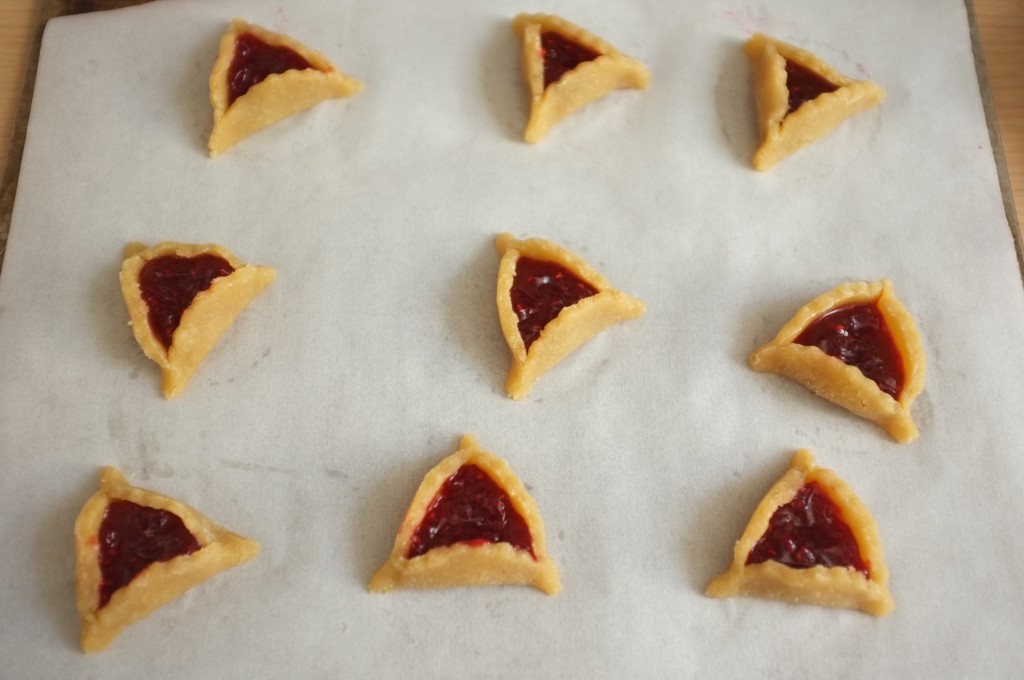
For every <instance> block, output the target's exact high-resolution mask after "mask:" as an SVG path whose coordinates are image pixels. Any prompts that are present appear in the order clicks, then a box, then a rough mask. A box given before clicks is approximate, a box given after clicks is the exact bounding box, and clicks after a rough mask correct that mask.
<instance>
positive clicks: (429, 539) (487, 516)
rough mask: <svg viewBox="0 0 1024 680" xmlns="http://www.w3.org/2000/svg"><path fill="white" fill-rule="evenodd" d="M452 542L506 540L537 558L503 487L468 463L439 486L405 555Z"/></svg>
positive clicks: (473, 542)
mask: <svg viewBox="0 0 1024 680" xmlns="http://www.w3.org/2000/svg"><path fill="white" fill-rule="evenodd" d="M455 543H470V544H477V545H480V544H485V543H510V544H511V545H512V547H514V548H516V549H517V550H526V551H528V552H529V553H530V555H532V556H533V558H534V559H537V556H536V555H535V554H534V552H533V538H532V537H531V536H530V528H529V527H528V526H527V525H526V520H524V519H523V517H522V515H520V514H519V512H518V511H516V509H515V506H514V505H512V500H511V499H510V498H509V497H508V494H507V493H505V491H504V489H502V488H501V487H500V486H498V485H497V484H496V483H495V482H494V480H493V479H491V478H490V476H488V474H487V473H486V472H485V471H484V470H483V469H482V468H480V467H479V466H477V465H473V464H472V463H470V464H467V465H463V466H462V467H460V468H459V469H458V470H457V471H456V472H455V474H454V475H452V476H451V477H449V478H448V479H447V480H446V481H445V483H444V484H443V485H442V486H441V489H440V490H439V491H438V492H437V495H436V496H434V500H432V501H431V503H430V506H429V507H428V508H427V512H426V515H424V517H423V521H422V522H420V525H419V526H418V527H416V531H415V532H414V533H413V536H412V540H411V541H410V542H409V551H408V553H407V554H406V557H407V558H409V559H412V558H413V557H418V556H419V555H422V554H424V553H426V552H428V551H430V550H433V549H434V548H439V547H441V546H445V545H453V544H455Z"/></svg>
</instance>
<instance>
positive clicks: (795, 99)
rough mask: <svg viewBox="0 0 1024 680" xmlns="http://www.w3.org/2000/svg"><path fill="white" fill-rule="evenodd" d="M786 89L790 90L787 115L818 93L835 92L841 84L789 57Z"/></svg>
mask: <svg viewBox="0 0 1024 680" xmlns="http://www.w3.org/2000/svg"><path fill="white" fill-rule="evenodd" d="M786 89H787V90H789V111H787V112H786V115H789V114H790V113H793V112H794V111H796V110H797V109H799V108H800V106H801V105H802V104H804V103H805V102H809V101H811V100H812V99H814V98H815V97H817V96H818V95H822V94H826V93H828V92H835V91H836V90H838V89H839V86H838V85H835V84H833V83H832V82H831V81H828V80H826V79H825V78H822V77H821V76H820V75H818V74H817V73H815V72H814V71H812V70H811V69H809V68H807V67H806V66H801V65H800V64H798V63H796V62H794V61H790V60H788V59H787V60H786Z"/></svg>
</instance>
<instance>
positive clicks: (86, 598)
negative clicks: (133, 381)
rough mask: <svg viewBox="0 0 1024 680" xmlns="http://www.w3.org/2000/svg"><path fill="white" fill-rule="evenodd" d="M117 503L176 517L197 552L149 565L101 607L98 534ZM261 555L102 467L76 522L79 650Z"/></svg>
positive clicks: (95, 648) (252, 545) (96, 647)
mask: <svg viewBox="0 0 1024 680" xmlns="http://www.w3.org/2000/svg"><path fill="white" fill-rule="evenodd" d="M115 500H126V501H131V502H132V503H135V504H137V505H143V506H146V507H150V508H155V509H158V510H166V511H168V512H170V513H173V514H175V515H177V516H178V517H180V518H181V521H182V522H183V523H184V525H185V528H186V529H188V531H189V532H190V533H191V534H192V535H193V536H194V537H195V538H196V541H197V542H198V543H199V546H200V547H199V550H196V551H195V552H192V553H190V554H188V555H181V556H179V557H175V558H172V559H170V560H167V561H166V562H154V563H152V564H150V565H149V566H148V567H146V568H145V569H143V570H142V571H141V572H139V573H138V575H136V576H135V578H133V579H132V580H131V581H129V582H128V584H127V585H125V586H123V587H121V588H118V589H117V590H115V591H114V592H113V594H112V595H111V596H110V599H109V600H108V601H107V603H106V605H104V606H103V607H100V606H99V602H100V581H101V571H100V562H99V530H100V525H101V523H102V522H103V517H104V515H105V513H106V511H107V506H108V505H109V504H110V503H111V502H112V501H115ZM259 550H260V546H259V543H256V542H255V541H251V540H249V539H247V538H243V537H241V536H238V535H237V534H234V533H232V532H230V531H227V530H226V529H224V528H222V527H220V526H218V525H217V524H215V523H214V522H212V521H210V520H209V519H208V518H207V517H205V516H203V515H201V514H200V513H199V512H198V511H196V510H194V509H193V508H190V507H189V506H187V505H184V504H183V503H179V502H178V501H176V500H174V499H173V498H168V497H167V496H164V495H162V494H159V493H156V492H155V491H148V490H146V489H140V488H138V487H134V486H131V485H130V484H129V483H128V481H127V480H126V479H125V477H124V475H122V474H121V473H120V472H118V471H117V470H115V469H114V468H110V467H108V468H104V470H103V472H102V474H101V476H100V489H99V491H97V492H96V493H95V494H94V495H93V496H92V497H91V498H90V499H89V500H88V501H87V502H86V503H85V505H84V506H83V507H82V510H81V512H80V513H79V515H78V519H77V520H75V600H76V603H77V606H78V613H79V616H80V618H81V624H82V630H81V645H82V650H83V651H85V652H99V651H102V650H104V649H106V648H107V647H108V646H109V645H110V643H112V642H113V641H114V639H115V638H116V637H117V636H118V635H120V634H121V633H122V632H123V631H124V630H125V629H126V628H127V627H128V626H130V625H132V624H133V623H135V622H136V621H138V620H140V619H142V618H143V617H145V616H148V615H149V614H151V613H153V612H154V611H156V610H157V609H159V608H160V607H162V606H163V605H165V604H167V603H168V602H170V601H171V600H173V599H174V598H176V597H178V596H179V595H181V594H182V593H184V592H185V591H187V590H189V589H191V588H192V587H194V586H197V585H199V584H200V583H202V582H203V581H205V580H206V579H208V578H210V577H211V576H214V575H216V574H218V573H219V572H221V571H224V570H225V569H228V568H230V567H234V566H237V565H239V564H242V563H243V562H247V561H249V560H251V559H252V558H253V557H255V556H256V555H257V554H258V553H259Z"/></svg>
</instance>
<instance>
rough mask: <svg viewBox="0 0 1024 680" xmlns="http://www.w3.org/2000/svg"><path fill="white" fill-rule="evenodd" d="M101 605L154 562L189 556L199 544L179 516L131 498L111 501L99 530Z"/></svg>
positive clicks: (197, 548)
mask: <svg viewBox="0 0 1024 680" xmlns="http://www.w3.org/2000/svg"><path fill="white" fill-rule="evenodd" d="M98 538H99V552H100V554H99V561H100V607H102V606H104V605H106V604H107V602H109V601H110V596H111V595H113V594H114V591H115V590H117V589H118V588H121V587H123V586H126V585H128V583H129V582H131V580H132V579H133V578H135V577H136V576H138V575H139V572H141V571H142V570H143V569H145V568H146V567H148V566H149V565H151V564H153V563H154V562H166V561H167V560H170V559H173V558H175V557H178V556H180V555H189V554H191V553H194V552H195V551H197V550H199V548H200V547H201V546H200V545H199V542H198V541H197V540H196V538H195V536H193V535H192V534H191V533H189V530H188V529H186V528H185V523H184V522H182V521H181V518H180V517H178V516H177V515H175V514H174V513H172V512H168V511H167V510H157V509H156V508H149V507H146V506H144V505H138V504H137V503H132V502H131V501H124V500H119V501H111V502H110V505H108V506H107V510H106V512H105V513H104V514H103V521H102V522H101V523H100V532H99V537H98Z"/></svg>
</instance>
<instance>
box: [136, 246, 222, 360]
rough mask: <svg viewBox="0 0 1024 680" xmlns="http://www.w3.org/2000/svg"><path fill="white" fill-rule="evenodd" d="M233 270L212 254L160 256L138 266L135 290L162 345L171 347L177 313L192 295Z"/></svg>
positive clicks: (188, 301) (186, 307) (184, 306)
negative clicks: (143, 303)
mask: <svg viewBox="0 0 1024 680" xmlns="http://www.w3.org/2000/svg"><path fill="white" fill-rule="evenodd" d="M233 271H234V268H233V267H232V266H231V265H230V264H228V261H227V260H225V259H224V258H222V257H218V256H216V255H196V256H195V257H182V256H180V255H164V256H163V257H156V258H153V259H152V260H150V261H149V262H147V263H146V264H144V265H143V266H142V271H141V272H139V289H140V291H141V293H142V300H143V301H144V302H145V303H146V307H147V308H148V309H149V326H150V328H152V329H153V333H154V334H155V335H156V337H157V338H159V339H160V342H161V343H163V346H164V347H166V348H167V349H170V348H171V339H172V337H173V336H174V331H175V329H177V328H178V324H179V323H181V315H182V314H183V313H184V311H185V310H186V309H188V306H189V305H190V304H192V300H193V299H195V297H196V295H198V294H199V293H201V292H202V291H204V290H206V289H207V288H209V287H210V284H211V283H212V282H213V280H214V279H216V278H218V277H220V276H227V275H228V274H230V273H231V272H233Z"/></svg>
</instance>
